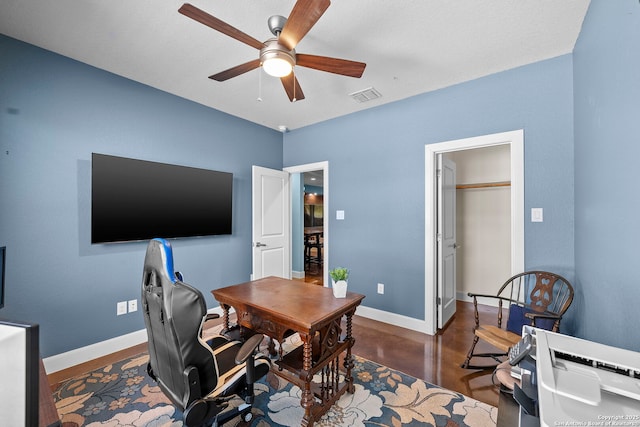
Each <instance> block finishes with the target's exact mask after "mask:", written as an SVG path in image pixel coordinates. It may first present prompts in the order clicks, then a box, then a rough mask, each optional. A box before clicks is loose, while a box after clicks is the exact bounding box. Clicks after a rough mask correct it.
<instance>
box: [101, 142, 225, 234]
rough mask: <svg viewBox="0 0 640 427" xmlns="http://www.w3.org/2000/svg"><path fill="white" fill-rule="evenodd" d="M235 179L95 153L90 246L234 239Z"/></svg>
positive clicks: (213, 172) (210, 172) (223, 173)
mask: <svg viewBox="0 0 640 427" xmlns="http://www.w3.org/2000/svg"><path fill="white" fill-rule="evenodd" d="M232 189H233V174H231V173H228V172H219V171H213V170H207V169H198V168H192V167H185V166H178V165H170V164H165V163H156V162H149V161H144V160H136V159H128V158H124V157H116V156H110V155H106V154H97V153H93V154H92V159H91V243H112V242H126V241H136V240H148V239H152V238H154V237H163V238H173V237H192V236H210V235H218V234H231V226H232V224H231V219H232Z"/></svg>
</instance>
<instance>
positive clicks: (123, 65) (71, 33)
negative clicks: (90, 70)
mask: <svg viewBox="0 0 640 427" xmlns="http://www.w3.org/2000/svg"><path fill="white" fill-rule="evenodd" d="M191 3H192V4H193V5H194V6H196V7H198V8H200V9H203V10H205V11H206V12H208V13H210V14H212V15H214V16H216V17H217V18H219V19H221V20H223V21H225V22H227V23H228V24H230V25H232V26H234V27H236V28H238V29H239V30H241V31H243V32H245V33H246V34H248V35H250V36H252V37H254V38H256V39H258V40H261V41H264V40H266V39H268V38H270V37H271V36H272V35H271V33H270V32H269V29H268V27H267V19H268V17H269V16H271V15H283V16H288V14H289V12H290V11H291V9H292V8H293V5H294V4H295V1H294V0H270V1H264V0H233V1H229V0H192V2H191ZM182 4H183V1H174V0H162V1H158V0H134V1H131V0H126V1H125V0H111V1H105V0H82V1H80V0H56V1H42V0H2V1H1V2H0V32H2V33H3V34H5V35H8V36H10V37H13V38H16V39H19V40H22V41H25V42H28V43H31V44H34V45H36V46H40V47H42V48H45V49H48V50H51V51H53V52H57V53H60V54H62V55H64V56H67V57H70V58H73V59H76V60H78V61H81V62H84V63H87V64H90V65H92V66H95V67H98V68H101V69H104V70H107V71H110V72H112V73H115V74H118V75H121V76H124V77H127V78H129V79H132V80H135V81H138V82H141V83H144V84H146V85H149V86H152V87H154V88H158V89H160V90H163V91H166V92H169V93H172V94H174V95H177V96H180V97H183V98H186V99H190V100H193V101H195V102H198V103H200V104H204V105H207V106H210V107H212V108H215V109H217V110H221V111H224V112H226V113H229V114H232V115H234V116H238V117H241V118H244V119H246V120H249V121H252V122H255V123H258V124H261V125H264V126H267V127H270V128H273V129H279V127H280V126H286V127H287V128H288V129H296V128H300V127H303V126H307V125H310V124H313V123H318V122H321V121H324V120H328V119H331V118H334V117H338V116H342V115H345V114H349V113H353V112H356V111H360V110H363V109H366V108H371V107H375V106H378V105H381V104H384V103H388V102H393V101H397V100H400V99H404V98H407V97H410V96H414V95H417V94H420V93H424V92H428V91H432V90H435V89H440V88H443V87H447V86H450V85H453V84H456V83H460V82H464V81H468V80H472V79H476V78H479V77H482V76H485V75H488V74H493V73H496V72H499V71H503V70H507V69H510V68H514V67H518V66H521V65H525V64H530V63H533V62H537V61H540V60H544V59H548V58H553V57H556V56H559V55H563V54H566V53H570V52H572V51H573V47H574V45H575V42H576V39H577V37H578V35H579V32H580V28H581V26H582V22H583V20H584V16H585V14H586V11H587V8H588V6H589V0H562V1H559V0H456V1H451V0H404V1H400V2H399V1H392V0H348V1H346V0H342V1H338V0H335V1H334V2H333V3H332V4H331V6H330V7H329V9H328V10H327V11H326V12H325V13H324V15H323V16H322V17H321V18H320V20H319V21H318V23H317V24H316V25H315V26H314V27H313V28H311V30H310V31H309V33H308V34H307V35H306V36H305V37H304V38H303V40H302V41H301V42H300V43H299V44H298V46H297V47H296V51H297V52H298V53H306V54H315V55H323V56H331V57H337V58H344V59H351V60H354V61H360V62H365V63H367V68H366V69H365V72H364V74H363V76H362V77H361V78H360V79H355V78H351V77H344V76H339V75H335V74H330V73H326V72H321V71H317V70H312V69H309V68H304V67H296V70H295V71H296V77H297V78H298V80H299V82H300V85H301V87H302V89H303V91H304V94H305V97H306V99H304V100H301V101H298V102H295V103H291V102H289V99H288V98H287V96H286V94H285V92H284V90H283V88H282V84H281V83H280V81H279V80H278V79H276V78H273V77H269V76H267V75H266V74H264V73H263V72H262V71H261V70H260V69H256V70H253V71H250V72H248V73H245V74H243V75H241V76H239V77H235V78H233V79H230V80H228V81H226V82H216V81H213V80H210V79H208V78H207V77H208V76H210V75H212V74H215V73H217V72H219V71H223V70H226V69H227V68H231V67H233V66H235V65H239V64H242V63H245V62H248V61H250V60H253V59H257V58H258V51H257V50H256V49H254V48H252V47H249V46H247V45H246V44H243V43H241V42H239V41H237V40H234V39H232V38H230V37H228V36H225V35H223V34H221V33H218V32H216V31H214V30H212V29H211V28H209V27H206V26H204V25H202V24H200V23H198V22H195V21H193V20H191V19H190V18H187V17H186V16H183V15H181V14H179V13H178V8H179V7H180V6H181V5H182ZM0 61H1V60H0ZM43 73H46V70H43ZM370 87H373V88H375V89H376V90H377V91H378V92H380V94H381V95H382V97H380V98H378V99H374V100H371V101H368V102H365V103H359V102H357V101H355V100H354V99H353V98H352V97H350V96H349V94H351V93H353V92H356V91H360V90H363V89H367V88H370ZM258 98H260V99H261V101H259V100H258Z"/></svg>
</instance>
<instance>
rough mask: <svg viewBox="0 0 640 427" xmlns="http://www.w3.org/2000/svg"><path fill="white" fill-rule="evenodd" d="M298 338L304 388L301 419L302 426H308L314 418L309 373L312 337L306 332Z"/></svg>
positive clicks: (310, 376)
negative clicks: (300, 341)
mask: <svg viewBox="0 0 640 427" xmlns="http://www.w3.org/2000/svg"><path fill="white" fill-rule="evenodd" d="M300 338H302V341H303V344H302V345H303V347H302V370H303V372H304V375H306V377H305V378H303V379H304V390H302V399H300V405H302V407H303V408H304V418H303V419H302V426H305V427H307V426H308V427H310V426H312V425H313V422H314V419H313V414H312V411H311V410H312V408H313V405H314V403H315V402H314V398H313V392H312V391H311V380H312V379H313V375H312V374H311V352H312V346H311V341H312V337H311V336H310V335H306V334H300Z"/></svg>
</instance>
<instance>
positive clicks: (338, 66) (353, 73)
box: [296, 53, 367, 78]
mask: <svg viewBox="0 0 640 427" xmlns="http://www.w3.org/2000/svg"><path fill="white" fill-rule="evenodd" d="M296 65H300V66H302V67H307V68H313V69H315V70H320V71H327V72H329V73H334V74H341V75H343V76H349V77H356V78H360V77H361V76H362V73H364V69H365V67H366V66H367V64H365V63H364V62H356V61H349V60H347V59H338V58H329V57H327V56H318V55H305V54H304V53H298V54H296Z"/></svg>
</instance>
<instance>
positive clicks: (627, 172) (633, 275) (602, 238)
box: [574, 0, 640, 351]
mask: <svg viewBox="0 0 640 427" xmlns="http://www.w3.org/2000/svg"><path fill="white" fill-rule="evenodd" d="M574 58H575V59H574V62H575V72H574V82H575V134H576V138H575V159H576V171H575V176H576V178H575V182H576V189H575V227H576V272H577V276H578V280H577V285H578V286H579V288H580V289H581V294H582V295H581V298H580V299H579V300H578V301H576V310H578V311H579V316H580V319H581V321H580V323H579V325H578V328H577V333H578V334H579V335H581V336H584V337H587V338H588V339H591V340H594V341H599V342H603V343H606V344H611V345H616V346H621V347H625V348H629V349H633V350H636V351H640V329H639V328H638V327H637V326H636V324H637V314H638V312H639V311H640V309H639V308H638V302H639V301H640V279H639V275H638V272H637V271H636V267H637V265H636V262H638V258H639V255H640V249H639V248H640V245H639V242H640V225H638V218H639V215H638V212H640V197H639V196H638V194H639V190H638V184H639V183H640V168H639V167H638V159H639V158H640V139H639V135H640V4H638V1H637V0H617V1H607V0H592V1H591V5H590V8H589V13H588V14H587V18H586V19H585V22H584V24H583V28H582V34H581V36H580V38H579V40H578V43H577V44H576V48H575V51H574Z"/></svg>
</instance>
